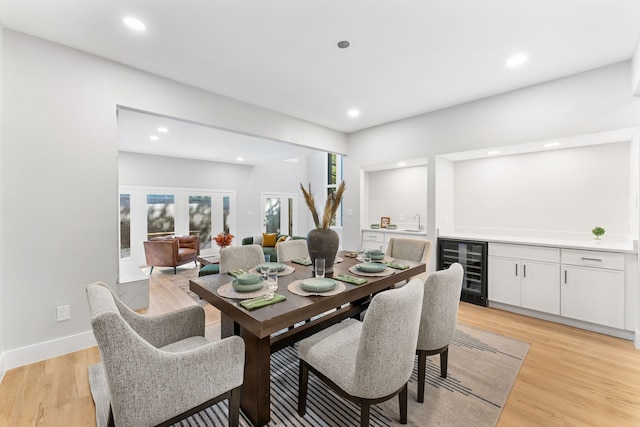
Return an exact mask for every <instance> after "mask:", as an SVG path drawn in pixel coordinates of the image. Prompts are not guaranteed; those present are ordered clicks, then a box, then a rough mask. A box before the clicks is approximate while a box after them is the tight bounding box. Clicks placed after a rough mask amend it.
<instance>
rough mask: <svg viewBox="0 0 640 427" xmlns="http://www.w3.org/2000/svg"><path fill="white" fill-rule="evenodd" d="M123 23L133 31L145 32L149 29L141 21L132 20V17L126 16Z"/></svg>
mask: <svg viewBox="0 0 640 427" xmlns="http://www.w3.org/2000/svg"><path fill="white" fill-rule="evenodd" d="M122 22H124V24H125V25H126V26H127V27H129V28H131V29H132V30H136V31H144V30H146V29H147V26H146V25H145V24H144V22H142V21H141V20H139V19H136V18H132V17H131V16H125V17H124V18H123V19H122Z"/></svg>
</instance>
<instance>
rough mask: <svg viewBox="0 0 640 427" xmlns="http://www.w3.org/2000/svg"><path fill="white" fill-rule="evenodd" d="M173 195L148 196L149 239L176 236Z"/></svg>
mask: <svg viewBox="0 0 640 427" xmlns="http://www.w3.org/2000/svg"><path fill="white" fill-rule="evenodd" d="M174 206H175V203H174V196H173V194H148V195H147V239H152V238H154V237H161V236H167V235H170V234H174V230H175V222H176V220H175V213H174Z"/></svg>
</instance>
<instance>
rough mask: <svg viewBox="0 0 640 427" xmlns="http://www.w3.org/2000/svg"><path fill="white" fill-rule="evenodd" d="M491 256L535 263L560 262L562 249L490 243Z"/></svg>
mask: <svg viewBox="0 0 640 427" xmlns="http://www.w3.org/2000/svg"><path fill="white" fill-rule="evenodd" d="M489 255H492V256H500V257H506V258H518V259H531V260H534V261H546V262H560V249H559V248H548V247H545V246H526V245H506V244H504V243H489Z"/></svg>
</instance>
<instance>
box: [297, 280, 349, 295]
mask: <svg viewBox="0 0 640 427" xmlns="http://www.w3.org/2000/svg"><path fill="white" fill-rule="evenodd" d="M303 280H305V279H302V280H294V281H293V282H291V283H289V286H287V289H288V290H289V292H291V293H292V294H296V295H300V296H303V297H308V296H312V295H320V296H323V297H328V296H331V295H338V294H339V293H340V292H343V291H344V290H345V289H347V286H346V285H345V284H344V283H342V282H341V281H339V280H336V282H338V283H336V287H335V288H333V289H332V290H330V291H327V292H308V291H305V290H304V289H302V288H301V287H300V283H302V281H303Z"/></svg>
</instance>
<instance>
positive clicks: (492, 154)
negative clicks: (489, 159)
mask: <svg viewBox="0 0 640 427" xmlns="http://www.w3.org/2000/svg"><path fill="white" fill-rule="evenodd" d="M496 154H500V151H498V150H491V151H487V155H488V156H495V155H496Z"/></svg>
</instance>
